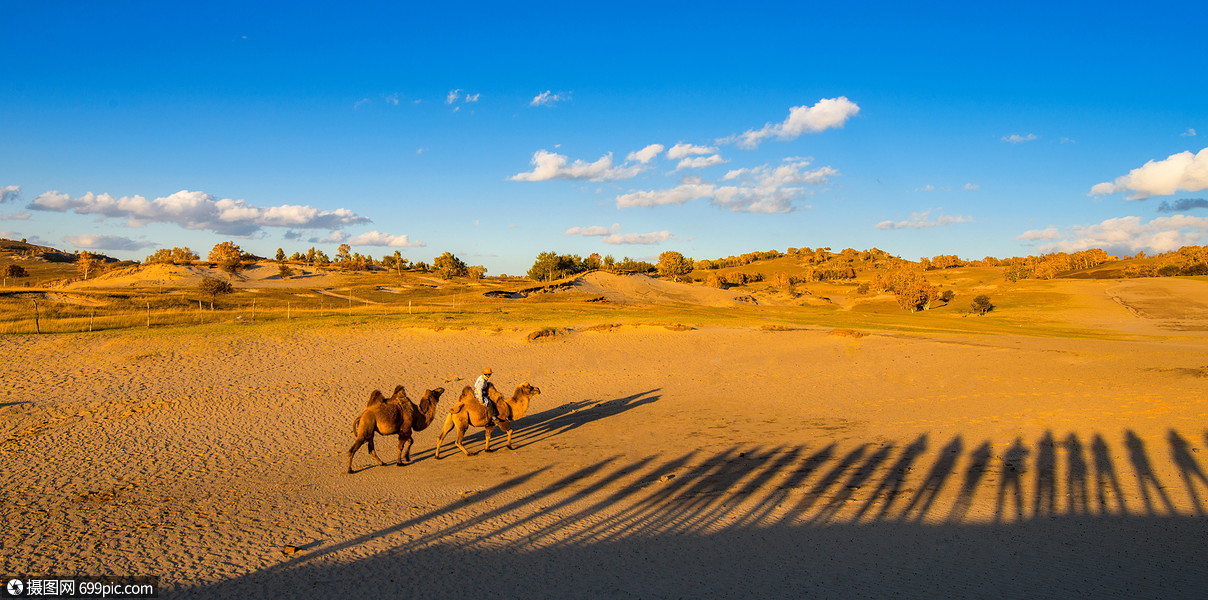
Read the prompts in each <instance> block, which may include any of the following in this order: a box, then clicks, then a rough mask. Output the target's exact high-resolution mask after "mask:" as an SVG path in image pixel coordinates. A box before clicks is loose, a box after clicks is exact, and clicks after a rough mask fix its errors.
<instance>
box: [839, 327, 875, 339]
mask: <svg viewBox="0 0 1208 600" xmlns="http://www.w3.org/2000/svg"><path fill="white" fill-rule="evenodd" d="M830 334H831V335H837V336H840V337H849V338H855V339H860V338H862V337H864V336H866V335H868V334H867V333H865V332H863V331H856V330H855V329H832V330H831V332H830Z"/></svg>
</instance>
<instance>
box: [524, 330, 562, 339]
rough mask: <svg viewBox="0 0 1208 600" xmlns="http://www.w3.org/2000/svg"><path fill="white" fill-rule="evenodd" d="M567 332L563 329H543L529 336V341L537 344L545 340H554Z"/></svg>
mask: <svg viewBox="0 0 1208 600" xmlns="http://www.w3.org/2000/svg"><path fill="white" fill-rule="evenodd" d="M565 332H566V330H565V329H563V328H561V327H542V328H541V329H537V330H535V331H531V332H529V334H528V341H530V342H535V341H537V340H541V339H545V338H553V337H557V336H559V335H562V334H563V333H565Z"/></svg>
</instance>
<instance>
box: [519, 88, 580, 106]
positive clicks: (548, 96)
mask: <svg viewBox="0 0 1208 600" xmlns="http://www.w3.org/2000/svg"><path fill="white" fill-rule="evenodd" d="M566 100H570V92H567V93H565V94H564V93H562V92H558V93H556V94H555V93H554V92H553V91H552V90H545V91H544V92H541V93H540V94H537V95H536V96H533V99H532V101H530V102H529V106H553V105H555V104H557V103H559V102H563V101H566Z"/></svg>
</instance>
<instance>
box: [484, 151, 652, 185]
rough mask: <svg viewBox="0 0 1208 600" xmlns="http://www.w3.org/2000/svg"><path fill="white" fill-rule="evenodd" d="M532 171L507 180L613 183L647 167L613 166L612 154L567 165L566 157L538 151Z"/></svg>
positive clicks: (535, 153)
mask: <svg viewBox="0 0 1208 600" xmlns="http://www.w3.org/2000/svg"><path fill="white" fill-rule="evenodd" d="M530 162H531V163H532V165H533V170H532V171H529V172H527V173H517V174H515V175H513V176H511V177H509V178H508V179H511V180H512V181H548V180H551V179H586V180H589V181H615V180H617V179H629V178H630V177H633V176H635V175H637V174H639V173H641V172H642V171H645V170H646V169H647V168H648V167H645V166H642V165H621V166H613V164H612V153H611V152H610V153H608V154H605V155H604V156H601V157H600V158H599V160H596V161H595V162H590V163H589V162H585V161H582V160H575V161H574V162H573V163H569V164H568V159H567V157H565V156H563V155H561V154H556V153H554V152H548V151H546V150H538V151H536V152H534V153H533V159H532V160H531V161H530Z"/></svg>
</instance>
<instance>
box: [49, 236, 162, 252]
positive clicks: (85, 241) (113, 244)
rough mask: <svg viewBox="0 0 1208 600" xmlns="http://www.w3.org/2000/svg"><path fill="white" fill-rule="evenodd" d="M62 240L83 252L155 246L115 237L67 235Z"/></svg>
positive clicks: (149, 243)
mask: <svg viewBox="0 0 1208 600" xmlns="http://www.w3.org/2000/svg"><path fill="white" fill-rule="evenodd" d="M63 239H65V240H67V243H69V244H71V245H72V246H75V247H76V248H83V249H85V250H139V249H142V248H149V247H152V246H156V245H157V244H154V243H152V242H138V241H135V240H132V239H130V238H124V237H119V236H115V235H99V234H85V235H69V236H66V237H64V238H63Z"/></svg>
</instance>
